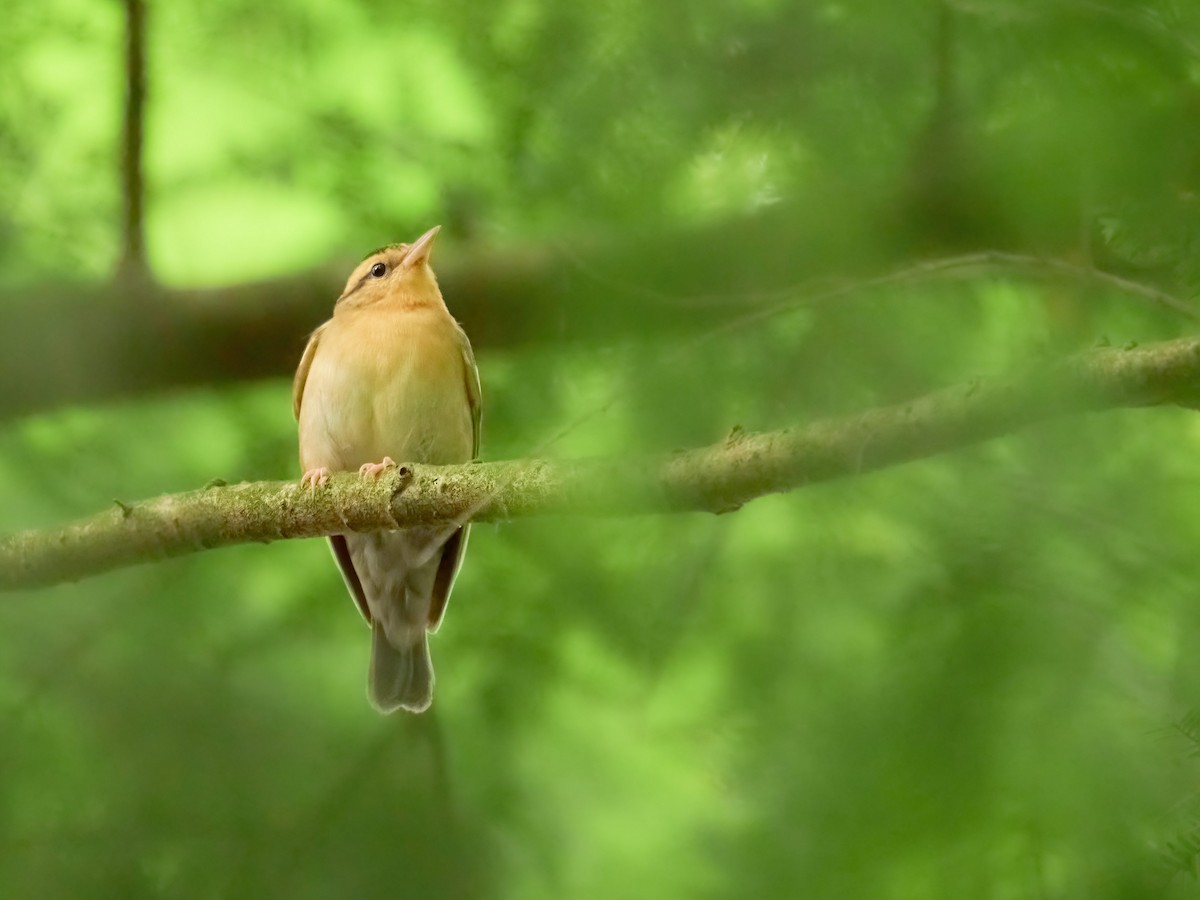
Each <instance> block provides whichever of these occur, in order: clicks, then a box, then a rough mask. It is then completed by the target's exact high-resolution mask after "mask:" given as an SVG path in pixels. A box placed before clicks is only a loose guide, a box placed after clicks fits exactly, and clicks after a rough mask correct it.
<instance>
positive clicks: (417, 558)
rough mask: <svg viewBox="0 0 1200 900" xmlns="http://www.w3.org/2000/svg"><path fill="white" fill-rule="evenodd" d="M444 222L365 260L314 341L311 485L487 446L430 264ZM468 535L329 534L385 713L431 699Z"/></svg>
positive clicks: (469, 362)
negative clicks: (363, 626) (441, 628)
mask: <svg viewBox="0 0 1200 900" xmlns="http://www.w3.org/2000/svg"><path fill="white" fill-rule="evenodd" d="M439 229H440V226H438V227H435V228H431V229H430V230H429V231H427V232H425V234H423V235H421V237H420V238H418V239H417V241H416V242H415V243H412V244H393V245H391V246H388V247H384V248H382V249H380V250H377V251H375V252H374V253H372V254H371V255H370V256H368V257H367V258H366V259H364V260H363V261H362V262H361V263H359V265H358V267H357V268H355V270H354V271H353V272H352V273H351V274H350V278H349V280H347V282H346V289H345V290H344V291H342V295H341V296H340V297H338V299H337V302H336V303H335V304H334V308H333V316H332V317H331V318H330V319H329V321H328V322H326V323H325V324H324V325H322V326H321V327H320V328H318V329H317V330H316V331H314V332H313V334H312V336H311V337H310V338H309V340H308V345H307V346H306V347H305V348H304V355H303V356H302V357H301V359H300V366H299V368H298V369H297V370H296V378H295V381H294V382H293V385H292V411H293V413H294V414H295V416H296V420H297V422H298V423H299V435H300V466H301V469H302V470H303V472H304V475H303V477H302V478H301V484H302V485H303V486H305V487H306V488H308V489H310V490H317V489H318V488H320V487H322V486H324V485H325V483H326V482H327V481H328V479H329V475H330V473H331V472H341V471H354V470H358V473H359V477H361V478H377V477H379V475H380V474H381V473H383V472H384V471H385V470H387V469H390V468H392V467H393V466H395V465H396V462H395V461H396V460H400V461H402V462H417V463H431V464H450V463H462V462H466V461H468V460H471V459H473V458H475V457H476V456H477V454H478V453H479V428H480V416H481V409H482V405H481V396H480V386H479V370H478V368H477V367H476V365H475V356H474V353H473V352H472V351H471V343H470V341H468V340H467V336H466V334H465V333H464V332H463V330H462V328H461V327H460V326H459V324H458V322H456V321H455V319H454V317H453V316H452V315H451V314H450V312H449V310H448V309H447V308H446V303H445V301H444V300H443V299H442V292H441V290H440V289H439V288H438V283H437V278H436V277H435V275H434V273H433V269H432V268H431V267H430V255H431V253H432V251H433V244H434V239H435V238H436V237H437V233H438V230H439ZM469 531H470V527H469V525H462V526H461V527H454V526H453V525H449V526H442V527H440V528H438V527H420V528H405V529H402V530H400V531H387V532H376V533H373V534H342V535H335V536H333V537H331V538H330V539H329V544H330V547H331V548H332V550H333V556H334V559H335V560H337V564H338V567H339V568H340V569H341V573H342V577H343V579H344V580H345V582H346V587H347V588H348V589H349V591H350V595H351V596H352V597H353V598H354V601H355V603H356V604H357V605H358V609H359V611H360V612H361V613H362V615H363V618H364V619H366V621H367V624H368V625H369V626H370V627H371V663H370V669H369V672H368V678H367V685H368V696H369V697H370V700H371V703H372V704H373V705H374V706H375V708H376V709H378V710H379V711H380V712H383V713H390V712H394V711H395V710H397V709H406V710H409V711H411V712H422V711H424V710H426V709H428V708H429V705H430V703H431V702H432V701H433V683H434V676H433V666H432V663H431V662H430V659H429V642H428V637H427V633H428V632H430V631H436V630H437V628H438V625H439V624H441V621H442V616H443V615H444V614H445V612H446V603H447V601H448V600H449V599H450V591H451V589H452V588H453V587H454V580H455V578H456V576H457V575H458V571H459V568H460V567H461V566H462V560H463V554H464V553H465V551H466V549H467V536H468V533H469Z"/></svg>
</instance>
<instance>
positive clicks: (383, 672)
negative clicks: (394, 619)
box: [367, 621, 433, 713]
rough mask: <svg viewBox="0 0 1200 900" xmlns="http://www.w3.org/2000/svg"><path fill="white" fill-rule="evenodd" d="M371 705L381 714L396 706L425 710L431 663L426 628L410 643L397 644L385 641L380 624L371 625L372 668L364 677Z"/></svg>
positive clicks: (430, 693) (430, 689) (430, 692)
mask: <svg viewBox="0 0 1200 900" xmlns="http://www.w3.org/2000/svg"><path fill="white" fill-rule="evenodd" d="M367 694H368V695H369V696H370V698H371V705H372V706H374V707H375V708H376V709H377V710H379V711H380V712H381V713H393V712H395V711H396V710H398V709H406V710H408V711H409V712H415V713H419V712H424V711H425V710H427V709H429V704H431V703H432V702H433V663H431V662H430V661H429V640H428V638H427V637H426V634H425V629H424V628H421V629H420V636H419V637H417V636H415V635H414V636H413V639H412V642H411V643H408V644H402V646H400V647H397V646H396V645H395V644H393V643H392V642H391V641H389V640H388V638H387V634H386V633H385V632H384V630H383V625H382V624H381V623H380V622H378V621H376V622H375V624H374V625H373V626H372V627H371V669H370V677H369V678H368V679H367Z"/></svg>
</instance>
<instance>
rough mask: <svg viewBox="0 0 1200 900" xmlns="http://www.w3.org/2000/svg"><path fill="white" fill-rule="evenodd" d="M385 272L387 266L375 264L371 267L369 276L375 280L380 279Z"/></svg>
mask: <svg viewBox="0 0 1200 900" xmlns="http://www.w3.org/2000/svg"><path fill="white" fill-rule="evenodd" d="M386 272H387V266H385V265H384V264H383V263H375V265H373V266H371V274H372V275H373V276H375V277H376V278H382V277H383V276H384V274H385V273H386Z"/></svg>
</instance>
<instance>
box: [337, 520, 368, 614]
mask: <svg viewBox="0 0 1200 900" xmlns="http://www.w3.org/2000/svg"><path fill="white" fill-rule="evenodd" d="M329 549H330V550H332V551H333V559H334V562H336V563H337V565H338V569H339V570H340V571H341V573H342V581H344V582H346V590H348V591H349V592H350V596H351V598H353V600H354V605H355V606H357V607H358V611H359V612H360V613H362V617H363V618H364V619H366V620H367V624H368V625H372V624H374V619H372V618H371V607H370V606H368V605H367V593H366V591H365V590H363V583H362V579H361V578H359V577H358V570H356V569H355V568H354V560H352V559H351V558H350V546H349V544H347V543H346V536H345V535H344V534H334V535H330V537H329Z"/></svg>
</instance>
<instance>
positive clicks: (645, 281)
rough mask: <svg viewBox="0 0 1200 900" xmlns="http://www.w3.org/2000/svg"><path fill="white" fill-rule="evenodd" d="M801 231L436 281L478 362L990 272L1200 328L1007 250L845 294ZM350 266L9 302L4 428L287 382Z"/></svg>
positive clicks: (621, 246)
mask: <svg viewBox="0 0 1200 900" xmlns="http://www.w3.org/2000/svg"><path fill="white" fill-rule="evenodd" d="M794 224H795V223H789V222H787V221H786V219H783V220H781V217H780V216H779V215H778V214H777V213H776V214H764V215H760V216H756V217H753V218H748V219H745V220H742V221H737V222H727V223H723V224H722V226H721V227H714V228H711V229H708V230H706V231H703V232H686V233H678V234H673V235H659V236H654V237H649V236H643V237H639V238H636V239H633V240H625V241H622V242H615V243H609V244H606V245H604V246H590V247H587V248H585V249H583V250H582V251H581V252H580V253H578V254H576V253H572V252H570V251H567V250H566V249H564V248H559V247H555V246H526V247H519V248H510V249H507V250H489V251H486V252H476V253H473V254H472V255H471V257H470V259H464V258H462V257H458V258H455V257H451V258H450V259H449V261H448V262H447V263H445V264H443V265H441V266H439V279H440V280H441V282H442V287H443V292H444V293H445V295H446V296H447V298H448V300H449V303H450V305H451V309H452V311H453V312H454V314H455V316H456V317H457V318H458V319H459V320H460V321H461V322H462V323H463V325H464V327H465V328H466V330H467V332H468V333H469V334H470V335H471V338H472V341H473V342H474V343H475V345H476V346H477V347H478V348H479V349H480V350H484V351H486V350H490V349H497V348H503V347H513V346H523V345H534V344H539V343H549V342H554V341H567V342H591V343H598V342H603V341H605V340H612V339H615V338H620V337H630V336H637V337H643V338H644V337H647V336H653V335H656V334H677V333H680V332H695V331H699V330H703V329H709V328H741V327H746V326H748V325H750V324H753V323H754V322H757V321H760V320H763V319H766V318H769V317H771V316H773V315H776V314H778V313H780V312H785V311H787V310H789V309H794V308H799V307H803V306H817V305H821V304H827V303H831V302H833V301H835V300H837V301H841V300H844V299H845V298H847V297H848V296H849V295H852V294H855V293H865V292H866V291H868V290H871V289H877V288H881V287H885V286H889V285H894V284H900V283H915V282H919V281H921V280H924V279H933V278H941V277H946V276H947V275H951V274H961V273H966V272H978V271H980V270H988V271H995V272H1008V273H1014V274H1019V275H1022V276H1026V277H1038V278H1046V277H1052V278H1057V279H1066V280H1069V281H1076V282H1078V283H1080V284H1082V285H1085V286H1088V285H1091V286H1099V287H1104V288H1108V289H1114V290H1116V291H1118V292H1120V293H1124V294H1128V295H1130V296H1136V297H1140V298H1141V299H1143V300H1145V301H1147V302H1149V303H1151V304H1152V305H1155V306H1159V307H1161V308H1164V309H1167V310H1170V311H1172V312H1174V313H1176V314H1178V315H1181V316H1184V317H1186V318H1187V319H1189V320H1191V321H1200V313H1198V312H1197V311H1196V310H1195V308H1193V307H1192V306H1191V305H1190V304H1188V303H1187V302H1186V301H1184V300H1182V299H1180V298H1178V297H1175V296H1174V295H1172V294H1170V293H1169V292H1167V291H1163V290H1161V289H1159V288H1157V287H1154V286H1151V285H1147V284H1142V283H1140V282H1137V281H1133V280H1131V279H1128V278H1124V277H1122V276H1120V275H1116V274H1112V273H1108V272H1104V271H1100V270H1096V269H1093V268H1090V267H1086V266H1080V265H1076V264H1073V263H1070V262H1067V261H1063V260H1057V259H1048V258H1041V257H1037V256H1031V255H1023V254H1015V253H1005V252H999V251H983V252H978V253H969V254H963V255H958V256H949V257H944V258H939V259H932V260H928V261H924V262H919V263H916V264H912V265H907V266H904V267H901V268H898V269H895V270H893V271H891V272H888V273H886V274H884V275H881V276H878V277H874V278H866V279H858V280H849V281H843V280H840V279H836V278H835V277H834V273H836V272H837V271H838V267H839V264H840V263H841V262H842V261H843V259H844V254H842V253H839V249H838V246H837V245H836V242H835V241H831V240H830V239H829V238H828V236H826V237H824V238H822V237H819V236H816V235H812V236H811V240H810V239H809V237H810V236H808V235H805V236H802V237H800V238H797V237H796V232H795V229H794V228H793V227H791V226H794ZM781 257H785V258H790V261H791V263H790V265H789V267H788V272H787V273H786V274H789V275H793V276H794V274H795V272H796V271H797V270H802V271H807V272H808V273H809V274H810V275H811V277H809V278H808V279H806V280H803V281H800V282H795V281H793V282H792V283H790V284H784V285H780V284H779V283H778V282H779V280H780V279H779V276H778V275H776V278H775V282H776V283H774V284H764V285H763V289H762V290H760V291H756V292H752V293H747V292H746V291H745V289H744V285H745V284H746V283H747V281H748V279H747V278H746V276H745V273H746V272H747V271H753V270H754V269H756V268H758V269H760V270H765V271H778V270H779V269H780V267H779V266H778V264H777V262H775V263H772V260H775V261H777V260H778V259H780V258H781ZM683 260H688V261H689V264H687V265H684V264H683V262H682V261H683ZM697 260H701V261H707V262H699V263H697ZM350 265H351V264H349V263H347V264H345V265H343V266H341V267H337V268H335V267H333V266H327V267H325V268H321V269H315V270H312V271H310V272H307V273H304V274H301V275H296V276H289V277H286V278H281V279H277V280H273V281H264V282H260V283H257V284H243V285H234V286H230V287H219V288H204V289H200V288H195V289H186V290H184V289H169V288H163V287H160V286H157V285H155V284H153V283H151V282H149V281H126V282H121V281H119V282H117V283H114V284H109V285H89V286H85V285H53V286H47V287H46V288H45V289H43V290H40V291H30V292H27V293H23V294H15V293H9V294H8V295H7V296H4V295H0V304H3V305H5V308H6V309H9V310H12V311H14V315H15V316H16V319H15V320H16V321H20V322H21V323H22V325H23V327H22V328H20V329H6V330H3V331H0V380H2V381H5V382H7V383H12V384H19V385H21V389H20V390H15V391H6V392H3V393H0V419H3V418H10V417H13V416H18V415H22V414H26V413H30V412H35V411H40V410H43V409H46V408H53V407H56V406H60V405H63V404H69V403H88V402H96V401H103V400H111V399H115V398H123V397H128V396H136V395H142V394H147V393H152V392H155V391H161V390H166V389H171V388H180V387H196V386H201V385H206V386H207V385H214V384H216V385H219V384H227V383H231V382H240V381H247V380H251V379H257V378H272V377H282V376H284V375H286V374H288V373H290V372H291V371H292V370H293V368H294V367H295V365H296V362H297V360H298V359H299V356H300V351H301V350H302V348H303V346H304V341H305V339H306V337H307V335H308V333H309V332H310V331H311V330H312V328H313V327H315V325H316V324H318V323H319V322H321V321H323V320H324V319H325V318H326V317H327V316H328V313H329V310H330V308H331V307H332V304H333V298H334V297H335V296H336V292H337V286H338V285H340V283H341V280H342V277H343V276H344V274H345V271H348V270H349V268H350ZM631 269H632V270H634V271H637V272H638V283H637V284H632V283H630V282H628V281H626V280H625V279H624V278H623V274H624V273H626V272H628V271H630V270H631ZM759 281H760V282H761V279H759ZM650 285H653V287H651V286H650ZM830 285H833V286H832V287H830ZM739 286H741V289H740V290H739ZM119 310H124V311H125V312H123V313H122V312H118V311H119Z"/></svg>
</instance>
